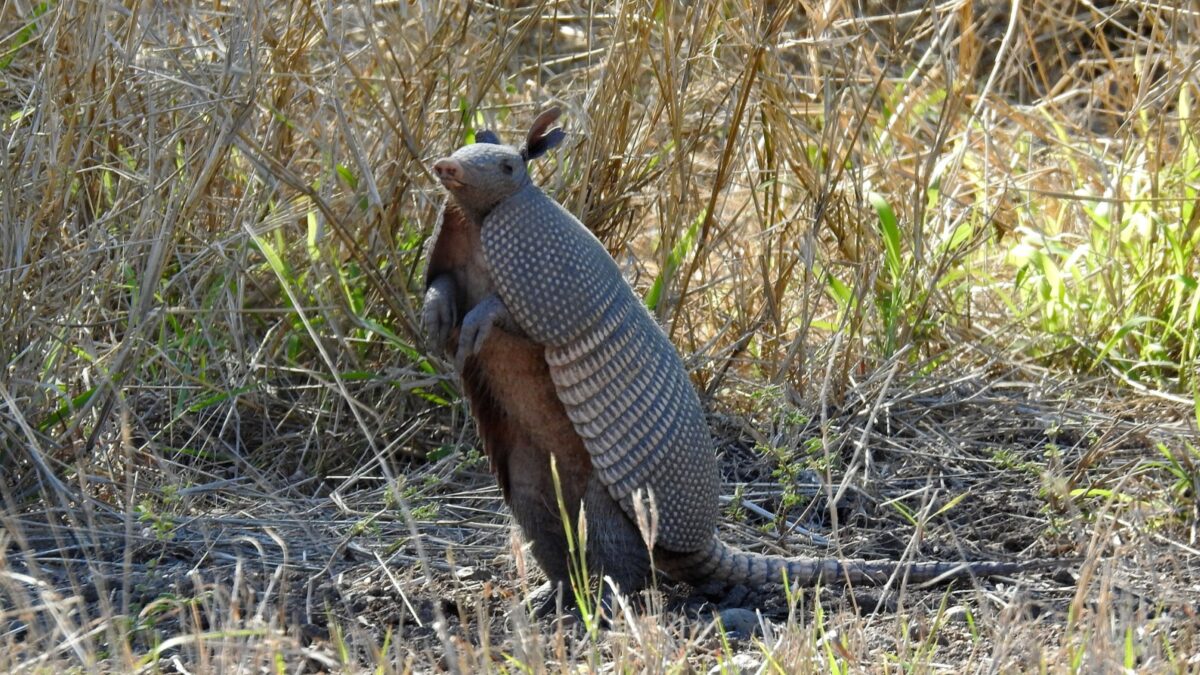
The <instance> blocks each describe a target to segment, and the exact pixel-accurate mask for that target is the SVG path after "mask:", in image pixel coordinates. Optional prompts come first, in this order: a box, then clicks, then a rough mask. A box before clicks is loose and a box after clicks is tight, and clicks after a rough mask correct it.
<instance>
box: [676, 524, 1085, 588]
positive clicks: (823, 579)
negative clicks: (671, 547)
mask: <svg viewBox="0 0 1200 675" xmlns="http://www.w3.org/2000/svg"><path fill="white" fill-rule="evenodd" d="M655 562H656V564H657V565H658V566H659V567H660V568H661V569H662V570H663V571H664V572H666V573H667V574H668V575H670V576H671V577H672V578H674V579H677V580H679V581H686V582H688V583H690V584H692V585H693V586H696V587H697V588H698V589H699V590H701V591H703V592H715V591H718V590H719V589H721V588H729V587H732V586H739V585H740V586H745V587H747V588H752V589H757V588H764V587H770V586H775V587H778V588H782V585H783V583H784V578H785V576H784V575H785V574H786V579H787V583H788V584H789V585H791V586H797V585H798V586H816V585H818V584H822V585H827V584H843V583H848V584H862V585H870V586H882V585H884V584H886V583H887V582H888V580H889V579H891V578H892V577H893V576H895V577H896V580H897V582H901V581H905V580H907V582H908V583H924V582H941V581H950V580H952V579H962V578H968V577H974V576H980V577H986V576H994V575H1003V574H1015V573H1017V572H1023V571H1027V570H1033V569H1041V568H1044V567H1052V566H1056V565H1061V564H1062V563H1061V561H1053V560H1032V561H1026V562H994V561H981V562H896V561H894V560H855V559H847V560H840V559H838V558H784V557H782V556H773V555H761V554H758V553H749V552H746V551H741V550H738V549H736V548H733V547H732V546H729V545H728V544H725V543H724V542H722V541H721V540H720V539H717V538H716V537H713V538H712V540H711V542H710V544H709V545H708V547H707V548H705V549H703V550H700V551H696V552H694V553H688V554H670V555H666V556H661V555H659V556H656V560H655Z"/></svg>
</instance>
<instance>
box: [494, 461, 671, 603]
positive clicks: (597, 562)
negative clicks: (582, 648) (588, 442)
mask: <svg viewBox="0 0 1200 675" xmlns="http://www.w3.org/2000/svg"><path fill="white" fill-rule="evenodd" d="M510 469H511V470H514V471H516V470H520V469H521V467H520V462H519V461H518V462H517V463H516V464H514V465H510ZM513 486H514V489H513V495H512V497H513V498H512V502H511V503H512V511H513V517H514V519H515V520H516V521H517V524H518V525H519V526H520V528H521V533H522V535H523V536H524V538H525V539H526V540H527V541H529V543H530V546H529V548H530V552H531V553H532V554H533V557H534V559H536V560H537V563H538V565H539V566H540V567H541V568H542V571H543V572H545V573H546V577H547V578H548V579H549V582H550V583H549V586H547V587H546V588H544V589H539V591H538V593H537V594H536V595H537V596H538V597H536V598H535V599H534V604H535V605H541V607H540V611H539V614H541V613H545V612H547V611H548V610H550V609H552V603H551V600H554V599H555V596H556V594H557V593H556V592H557V590H558V587H561V589H562V596H561V597H562V600H563V606H564V607H570V606H571V605H573V604H574V593H573V589H572V587H571V573H570V571H571V565H572V564H573V560H572V555H577V554H573V553H572V552H571V547H570V546H569V543H568V541H567V537H566V533H565V530H564V528H563V523H562V520H561V518H560V514H559V508H558V502H557V499H555V498H554V497H553V492H549V493H547V492H545V491H542V492H541V493H540V494H536V495H535V494H532V492H534V490H533V489H531V488H532V487H533V484H532V483H531V482H527V481H520V480H517V481H514V482H513ZM580 503H581V502H580V501H578V500H577V501H575V503H574V505H573V506H571V507H569V508H568V509H567V511H568V517H569V518H571V519H572V522H571V526H572V531H573V533H574V534H575V535H576V536H578V535H579V533H580V530H579V527H578V522H579V521H578V514H579V504H580ZM582 505H583V513H584V514H585V518H586V520H587V522H588V525H587V527H586V532H587V535H586V536H587V547H586V551H587V573H588V576H589V577H590V579H589V584H591V583H592V581H593V580H596V579H603V578H604V577H608V578H610V579H611V580H612V581H613V583H614V584H615V585H616V586H617V588H618V589H619V590H620V591H621V592H622V593H633V592H635V591H637V590H640V589H642V588H644V587H645V586H646V583H647V581H648V580H649V577H650V556H649V553H648V552H647V550H646V545H645V543H643V541H642V538H641V535H640V534H639V533H638V530H637V527H635V526H634V524H633V523H632V522H631V521H630V520H629V518H628V517H627V516H626V515H625V513H624V511H622V510H621V507H620V505H619V504H617V503H616V502H615V501H614V500H613V498H612V496H611V495H609V494H608V488H607V487H605V486H604V483H603V482H601V481H600V480H599V479H598V478H596V477H595V476H593V477H592V478H591V480H590V481H589V484H588V488H587V492H586V494H585V495H584V496H583V500H582ZM576 550H578V547H576ZM610 590H611V589H610V588H608V587H605V588H603V589H602V591H603V592H604V593H605V594H606V595H607V594H608V593H609V592H610Z"/></svg>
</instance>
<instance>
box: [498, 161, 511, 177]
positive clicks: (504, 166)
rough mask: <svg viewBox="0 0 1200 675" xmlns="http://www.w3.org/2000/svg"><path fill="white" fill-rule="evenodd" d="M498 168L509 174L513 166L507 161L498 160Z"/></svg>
mask: <svg viewBox="0 0 1200 675" xmlns="http://www.w3.org/2000/svg"><path fill="white" fill-rule="evenodd" d="M500 170H501V171H503V172H504V173H506V174H508V175H510V176H511V175H512V172H513V166H512V164H509V163H508V162H500Z"/></svg>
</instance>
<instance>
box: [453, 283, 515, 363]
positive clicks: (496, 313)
mask: <svg viewBox="0 0 1200 675" xmlns="http://www.w3.org/2000/svg"><path fill="white" fill-rule="evenodd" d="M507 317H508V310H507V309H506V308H505V307H504V303H503V302H501V300H500V298H498V297H496V296H495V295H489V296H488V297H486V298H484V299H483V300H481V301H480V303H479V304H478V305H475V307H473V308H472V309H471V311H469V312H467V315H466V316H465V317H463V322H462V330H461V331H459V334H458V352H457V353H456V354H455V355H454V365H455V367H457V368H458V371H459V372H462V369H463V366H464V365H465V364H466V362H467V357H470V356H475V355H476V354H478V353H479V352H480V351H481V350H482V349H483V344H484V343H485V342H487V339H488V336H490V335H491V334H492V329H493V328H495V327H496V325H497V324H501V325H503V324H505V323H506V322H507Z"/></svg>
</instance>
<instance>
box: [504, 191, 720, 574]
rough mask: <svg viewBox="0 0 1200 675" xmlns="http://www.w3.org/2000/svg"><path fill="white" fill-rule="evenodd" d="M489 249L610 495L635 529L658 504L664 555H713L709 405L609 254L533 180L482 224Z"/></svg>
mask: <svg viewBox="0 0 1200 675" xmlns="http://www.w3.org/2000/svg"><path fill="white" fill-rule="evenodd" d="M482 244H483V251H484V257H485V258H486V260H487V263H488V266H489V268H490V269H491V272H492V276H493V281H494V283H495V284H496V288H497V293H498V295H499V296H500V298H501V299H502V300H503V301H504V304H505V306H506V307H507V308H508V310H509V312H510V313H511V314H512V317H513V319H514V320H515V321H516V322H517V324H518V325H519V326H520V327H521V329H522V330H523V331H524V332H525V333H526V334H527V335H528V336H529V337H530V338H531V339H532V340H534V341H536V342H539V343H541V344H544V345H545V346H546V360H547V362H548V363H549V365H550V374H551V377H552V379H553V380H554V384H555V387H556V389H557V392H558V397H559V399H560V400H562V402H563V404H564V406H565V407H566V409H567V414H568V416H569V417H570V419H571V422H572V423H573V424H574V426H575V429H576V431H577V432H578V433H579V435H580V437H582V438H583V442H584V445H585V447H587V450H588V454H589V455H591V457H592V463H593V469H594V470H595V471H596V472H598V474H599V476H600V478H601V479H602V480H603V481H604V483H605V485H607V487H608V490H609V492H610V494H612V496H613V498H614V499H616V500H617V501H618V502H619V503H620V504H621V506H622V508H623V509H624V510H625V512H626V514H628V515H629V516H630V518H631V519H635V522H636V518H635V516H634V509H633V502H632V497H633V493H634V491H635V490H636V489H638V488H644V489H645V490H646V491H647V492H648V493H649V494H651V495H652V498H653V500H654V503H655V506H656V508H657V511H658V528H657V536H658V539H657V542H656V543H657V544H658V545H659V546H662V547H664V548H666V549H668V550H672V551H693V550H696V549H698V548H703V547H705V546H707V544H708V543H709V541H710V540H711V539H712V537H713V534H714V529H715V527H716V517H717V503H718V500H717V489H718V486H717V468H716V458H715V454H714V451H713V447H712V439H711V438H710V437H709V433H708V425H707V424H706V423H705V420H704V416H703V412H702V410H701V407H700V401H699V399H698V398H697V397H696V392H695V390H694V389H693V388H692V384H691V382H690V381H689V380H688V377H687V374H686V372H684V368H683V363H682V361H680V359H679V355H678V354H677V353H676V352H675V348H674V347H673V346H672V345H671V343H670V341H669V340H668V339H667V336H666V335H665V334H664V333H663V331H662V329H661V328H660V327H659V326H658V324H657V323H656V322H655V321H654V318H653V317H652V316H651V315H650V313H649V312H648V311H647V310H646V308H645V307H644V306H643V305H642V303H641V302H640V301H639V300H638V298H637V296H635V295H634V293H633V290H632V289H631V288H630V287H629V284H628V283H626V281H625V279H624V278H623V277H622V276H621V272H620V269H619V268H618V267H617V264H616V262H614V261H613V259H612V257H611V256H609V254H608V251H606V250H605V248H604V246H603V245H602V244H601V243H600V241H599V240H597V239H596V237H595V236H593V235H592V233H591V232H589V231H588V230H587V228H585V227H584V226H583V224H582V223H580V222H579V220H578V219H576V218H575V217H574V216H573V215H571V214H570V213H569V212H568V211H567V210H566V209H564V208H563V207H562V206H560V205H559V204H558V203H557V202H555V201H554V200H553V199H551V198H550V197H548V196H547V195H546V194H545V193H544V192H542V190H541V189H539V188H538V187H537V186H536V185H534V184H533V183H532V182H530V183H528V184H526V185H525V186H524V187H523V188H521V189H520V190H518V191H517V192H516V193H514V194H513V195H512V196H510V197H509V198H507V199H505V200H504V201H502V202H501V203H499V204H498V205H496V207H495V208H493V209H492V211H491V213H489V214H488V215H487V217H486V218H484V221H483V228H482Z"/></svg>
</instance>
